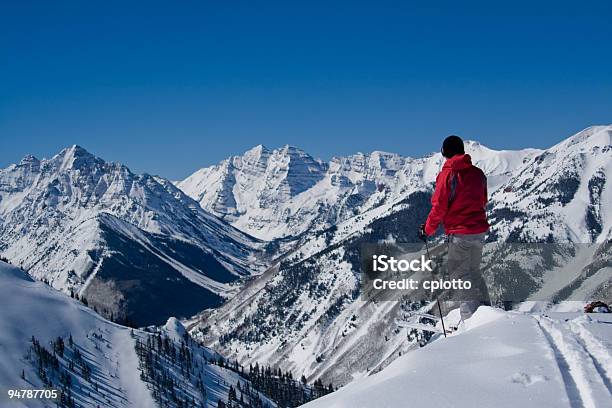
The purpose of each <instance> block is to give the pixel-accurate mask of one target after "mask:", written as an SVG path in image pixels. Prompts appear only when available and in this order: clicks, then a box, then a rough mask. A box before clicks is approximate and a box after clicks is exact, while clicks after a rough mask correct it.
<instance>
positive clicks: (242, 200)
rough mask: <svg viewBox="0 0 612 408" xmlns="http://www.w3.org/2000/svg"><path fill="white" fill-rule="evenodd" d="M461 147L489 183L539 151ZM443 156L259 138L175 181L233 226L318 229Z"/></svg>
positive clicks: (426, 180)
mask: <svg viewBox="0 0 612 408" xmlns="http://www.w3.org/2000/svg"><path fill="white" fill-rule="evenodd" d="M466 151H467V152H468V153H469V154H471V155H472V156H473V159H474V161H475V162H476V164H478V165H479V166H480V167H482V168H483V170H485V172H486V173H487V174H488V175H489V188H490V189H491V190H492V191H493V190H495V189H496V188H497V186H499V185H500V184H501V183H503V182H505V181H506V180H507V179H508V177H509V175H510V172H511V171H512V170H513V169H515V168H516V167H517V166H519V165H521V164H522V163H523V162H525V161H526V160H529V159H530V158H532V157H534V156H535V155H537V154H539V153H540V151H538V150H536V149H525V150H519V151H494V150H491V149H488V148H487V147H485V146H482V145H481V144H479V143H477V142H466ZM442 164H443V159H442V156H441V154H440V153H436V154H433V155H431V156H428V157H425V158H420V159H413V158H410V157H403V156H400V155H398V154H394V153H385V152H379V151H375V152H372V153H370V154H363V153H357V154H355V155H352V156H348V157H334V158H333V159H331V160H330V161H329V162H327V163H324V162H322V161H320V160H315V159H313V158H312V157H311V156H309V155H308V154H307V153H305V152H303V151H302V150H300V149H297V148H295V147H291V146H285V147H283V148H280V149H275V150H269V149H267V148H266V147H264V146H261V145H260V146H257V147H255V148H253V149H251V150H249V151H247V152H246V153H244V154H243V155H242V156H232V157H230V158H228V159H226V160H224V161H222V162H221V163H219V164H218V165H215V166H212V167H207V168H203V169H200V170H198V171H197V172H195V173H194V174H192V175H191V176H189V177H188V178H186V179H185V180H183V181H181V182H179V183H177V186H178V187H179V188H181V189H182V190H183V191H184V192H185V193H186V194H187V195H189V196H191V197H192V198H193V199H195V200H196V201H198V202H199V203H200V205H201V206H202V208H204V209H206V210H208V211H211V212H212V213H214V214H216V215H218V216H219V217H222V218H223V219H225V220H227V221H229V222H230V223H232V225H234V226H235V227H237V228H239V229H241V230H243V231H245V232H248V233H249V234H251V235H253V236H256V237H259V238H262V239H266V240H271V239H274V238H281V237H291V236H296V235H299V234H301V233H303V232H305V231H310V232H312V231H320V230H323V229H325V228H328V227H330V226H332V225H335V224H337V223H339V222H342V221H344V220H347V219H349V218H351V217H353V216H355V215H357V214H361V213H364V212H366V211H368V210H370V209H373V208H376V207H378V206H380V205H382V204H392V203H394V202H395V201H398V200H399V199H401V198H403V197H405V196H406V195H407V194H409V193H410V192H413V191H418V190H420V189H428V188H431V183H433V182H434V180H435V176H436V174H437V172H438V171H439V169H440V167H441V166H442Z"/></svg>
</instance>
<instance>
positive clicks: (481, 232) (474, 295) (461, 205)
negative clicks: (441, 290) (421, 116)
mask: <svg viewBox="0 0 612 408" xmlns="http://www.w3.org/2000/svg"><path fill="white" fill-rule="evenodd" d="M441 152H442V156H444V157H445V158H446V162H445V163H444V166H443V167H442V170H441V171H440V174H438V176H437V177H436V189H435V192H434V194H433V197H432V199H431V204H432V207H431V211H430V213H429V216H428V217H427V222H426V223H425V224H422V225H421V226H420V228H419V236H420V237H421V238H422V239H424V240H426V239H427V236H431V235H434V234H435V233H436V231H437V229H438V226H439V225H440V224H443V225H444V231H445V233H446V235H447V242H448V273H449V279H462V280H464V281H470V282H471V284H472V285H471V289H470V290H461V291H455V292H453V293H450V292H449V293H446V294H445V295H446V296H445V297H446V298H447V299H448V298H449V297H452V300H453V301H460V308H459V310H460V313H461V319H462V320H465V319H468V318H469V317H470V316H472V314H473V313H474V312H475V311H476V309H478V307H479V306H480V305H490V304H491V301H490V298H489V292H488V290H487V287H486V284H485V281H484V279H483V277H482V275H481V273H480V261H481V258H482V248H483V245H484V238H485V233H486V232H487V231H488V229H489V223H488V222H487V215H486V211H485V206H486V203H487V178H486V176H485V175H484V173H483V172H482V170H480V169H479V168H478V167H476V166H474V165H473V164H472V159H471V157H470V155H469V154H465V151H464V146H463V140H461V138H460V137H459V136H455V135H451V136H449V137H447V138H446V139H444V142H443V143H442V149H441ZM448 300H450V299H448Z"/></svg>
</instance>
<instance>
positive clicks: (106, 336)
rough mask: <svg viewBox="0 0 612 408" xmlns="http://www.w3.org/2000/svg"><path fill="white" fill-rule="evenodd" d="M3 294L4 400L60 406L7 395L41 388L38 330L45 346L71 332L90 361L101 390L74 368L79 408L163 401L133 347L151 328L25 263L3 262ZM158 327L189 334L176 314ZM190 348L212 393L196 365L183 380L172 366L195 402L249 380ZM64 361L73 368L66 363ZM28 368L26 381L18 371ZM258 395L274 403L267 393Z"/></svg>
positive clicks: (0, 375) (147, 406)
mask: <svg viewBox="0 0 612 408" xmlns="http://www.w3.org/2000/svg"><path fill="white" fill-rule="evenodd" d="M0 299H2V307H1V308H0V389H1V390H2V394H1V395H0V406H2V407H4V406H10V407H49V408H50V407H55V406H56V405H55V402H53V401H51V400H44V399H29V400H27V399H21V400H19V401H17V400H11V401H10V402H9V401H8V400H7V390H8V389H19V390H20V389H41V388H43V386H42V382H41V380H40V379H39V377H38V375H37V368H36V364H35V363H34V362H33V361H32V360H31V359H28V349H29V348H30V346H31V338H32V336H34V337H35V338H36V339H37V340H38V341H40V344H41V346H43V347H45V348H47V349H48V350H52V346H51V342H52V341H53V340H55V339H56V338H57V337H58V336H61V337H63V338H64V342H65V344H66V349H68V348H69V346H68V341H67V338H68V337H69V336H70V335H72V338H73V341H74V343H75V344H76V345H77V347H78V348H79V349H80V351H81V354H82V355H83V356H84V358H85V360H86V362H87V364H88V365H89V366H90V367H92V379H93V381H94V382H96V383H98V389H95V388H94V387H92V385H91V383H90V382H87V381H85V380H84V379H83V378H82V377H79V376H78V375H77V374H76V373H74V374H71V375H72V381H73V385H72V390H73V397H74V398H75V402H76V403H77V404H78V406H79V407H85V408H90V407H91V408H95V407H97V406H100V407H116V408H119V407H132V408H134V407H143V408H151V407H155V406H157V405H156V403H155V401H154V400H153V398H152V396H151V392H150V390H149V389H148V387H147V384H146V383H145V382H143V381H142V380H141V379H140V378H141V377H140V371H139V370H138V366H139V359H138V356H137V354H136V350H135V342H136V339H140V340H141V342H143V343H144V342H146V340H145V339H146V336H147V335H148V334H147V333H145V332H144V331H141V330H136V329H134V330H133V331H132V329H130V328H127V327H123V326H120V325H117V324H115V323H111V322H109V321H107V320H105V319H104V318H102V317H100V316H99V315H98V314H96V313H95V312H94V311H92V310H91V309H89V308H87V307H85V306H84V305H83V304H81V303H80V302H79V301H77V300H75V299H71V298H70V297H68V296H66V295H64V294H63V293H61V292H58V291H56V290H54V289H52V288H51V287H49V286H48V285H46V284H44V283H42V282H38V281H35V280H33V279H32V278H31V277H30V276H29V275H27V274H26V273H25V272H23V271H22V270H20V269H18V268H16V267H13V266H11V265H8V264H6V263H4V262H2V261H0ZM160 330H162V333H164V335H166V336H169V337H170V338H171V339H173V340H174V341H175V342H177V343H178V342H179V341H180V340H182V339H183V335H184V327H183V326H182V324H181V323H180V322H179V321H178V320H177V319H175V318H170V319H168V323H167V324H166V326H165V327H164V328H162V329H160ZM132 333H133V334H132ZM190 351H191V353H192V355H193V358H194V361H195V362H196V363H197V364H196V367H198V368H197V370H199V372H200V375H201V376H202V378H203V382H204V386H205V388H206V392H207V399H206V400H203V399H202V397H201V395H200V393H199V391H198V390H197V388H196V385H195V381H196V376H197V375H198V371H195V375H192V376H191V377H190V379H191V382H189V381H185V380H184V379H181V377H179V374H178V372H177V371H176V370H175V369H174V368H172V367H166V368H167V369H168V372H169V373H171V374H172V375H175V376H176V377H177V378H176V379H175V382H176V384H177V387H180V388H181V389H183V390H187V392H188V394H189V395H190V396H193V397H194V398H195V400H196V403H198V404H202V406H204V407H206V408H213V407H216V406H217V401H218V400H219V399H222V400H224V401H225V402H227V395H228V390H229V386H230V385H233V386H236V383H237V382H238V381H240V382H241V383H243V384H244V382H245V380H244V379H242V378H241V377H240V376H239V375H238V374H237V373H235V372H233V371H230V370H228V369H225V368H221V367H219V366H217V365H213V364H208V363H207V362H206V360H205V359H216V358H217V357H218V354H217V353H215V352H213V351H212V350H210V349H207V348H204V347H200V346H197V345H194V344H192V345H191V346H190ZM65 353H67V352H65ZM60 364H63V363H60ZM60 367H63V369H66V370H67V368H66V367H64V366H63V365H61V366H60ZM22 370H23V371H24V373H25V380H24V379H21V378H20V375H21V372H22ZM259 395H260V398H261V399H262V401H263V402H264V403H266V404H267V405H268V406H269V407H274V406H275V404H274V402H272V401H270V400H269V399H268V398H267V397H265V396H264V395H263V394H259ZM198 406H200V405H198Z"/></svg>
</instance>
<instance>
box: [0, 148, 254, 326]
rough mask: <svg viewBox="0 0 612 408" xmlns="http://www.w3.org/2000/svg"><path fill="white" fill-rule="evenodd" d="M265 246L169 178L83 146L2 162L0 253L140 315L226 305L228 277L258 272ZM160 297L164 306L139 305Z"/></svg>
mask: <svg viewBox="0 0 612 408" xmlns="http://www.w3.org/2000/svg"><path fill="white" fill-rule="evenodd" d="M260 247H261V243H260V242H258V241H257V240H256V239H254V238H252V237H250V236H248V235H246V234H244V233H242V232H240V231H238V230H236V229H235V228H233V227H231V226H230V225H227V224H226V223H224V222H223V221H221V220H219V219H218V218H216V217H215V216H213V215H211V214H209V213H207V212H205V211H204V210H202V209H201V208H200V207H199V206H198V205H197V203H196V202H195V201H193V200H192V199H190V198H189V197H187V196H186V195H185V194H184V193H182V192H181V191H180V190H179V189H178V188H176V187H175V186H174V185H173V184H172V183H170V182H169V181H167V180H165V179H162V178H159V177H153V176H150V175H147V174H143V175H135V174H133V173H132V172H130V170H129V169H128V168H127V167H125V166H123V165H121V164H118V163H107V162H105V161H104V160H102V159H100V158H97V157H95V156H93V155H92V154H90V153H88V152H87V151H85V150H84V149H83V148H81V147H79V146H73V147H71V148H67V149H64V150H63V151H62V152H60V153H59V154H57V155H56V156H54V157H52V158H51V159H48V160H38V159H36V158H34V157H32V156H28V157H26V158H24V159H23V160H22V161H21V162H20V163H19V164H16V165H11V166H9V167H8V168H6V169H3V170H0V253H2V254H3V255H4V256H5V257H7V258H8V259H10V260H11V261H12V262H13V263H15V264H19V265H21V266H22V267H23V268H24V269H26V270H28V271H29V272H30V273H31V274H32V275H33V276H35V277H36V278H38V279H45V280H46V281H48V282H49V283H50V284H51V285H53V286H54V287H56V288H59V289H62V290H64V291H66V292H69V291H74V292H78V293H80V295H82V296H86V297H87V298H90V299H91V300H92V301H93V303H92V304H93V305H94V306H96V307H98V308H99V309H100V310H107V311H108V312H109V313H113V314H114V315H115V316H120V315H121V316H125V317H128V318H130V319H132V320H135V321H137V322H138V323H141V324H144V323H151V322H158V323H160V322H163V321H165V319H166V318H167V317H168V316H170V315H173V314H177V315H181V316H187V315H189V314H192V313H195V312H197V311H198V310H201V309H202V308H205V307H209V306H213V305H218V304H219V303H221V300H222V298H221V296H225V295H227V294H228V293H229V292H230V291H231V290H232V287H231V286H229V283H231V282H233V281H235V280H237V279H238V278H239V277H241V276H249V275H252V274H257V273H259V272H260V270H261V268H262V267H263V262H262V260H261V259H258V254H259V250H260ZM164 291H166V292H164ZM164 293H166V294H167V296H166V295H164ZM187 298H188V299H191V300H190V301H191V304H190V305H189V304H187V302H186V301H184V300H183V301H182V302H183V303H182V304H181V301H178V303H177V301H176V299H187ZM129 299H133V302H131V304H130V301H129ZM160 303H162V304H164V305H165V306H164V307H162V309H159V308H158V310H157V312H159V313H158V315H157V316H154V314H155V313H151V315H149V316H145V315H143V314H142V313H140V312H138V311H136V310H135V309H134V307H138V308H141V309H143V310H144V309H146V308H147V307H151V308H156V307H158V306H159V305H160ZM132 306H133V307H132Z"/></svg>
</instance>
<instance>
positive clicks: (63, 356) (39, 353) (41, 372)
mask: <svg viewBox="0 0 612 408" xmlns="http://www.w3.org/2000/svg"><path fill="white" fill-rule="evenodd" d="M30 341H31V343H32V344H31V346H30V348H29V351H28V358H29V359H30V361H32V362H33V363H34V364H35V365H36V368H37V370H36V373H37V375H38V377H39V378H40V380H41V381H42V383H43V387H45V388H54V389H58V390H59V397H58V399H57V401H56V405H57V406H58V407H66V408H74V407H75V406H76V405H75V402H74V397H73V389H72V386H73V376H79V377H80V378H82V379H83V380H84V381H86V382H88V383H90V384H91V386H92V387H94V388H96V389H97V384H96V383H94V382H92V379H91V367H90V366H89V364H87V362H85V360H84V359H83V356H82V355H81V352H80V351H79V348H78V347H77V346H76V344H75V343H74V342H73V340H72V335H71V336H70V337H69V339H68V349H69V350H70V353H66V352H65V351H66V345H65V343H64V339H63V338H62V337H58V338H56V339H55V340H53V341H52V342H51V350H48V349H47V348H46V347H44V346H43V345H41V343H40V341H39V340H38V339H36V338H35V337H34V336H32V338H31V340H30ZM60 361H61V363H60ZM66 367H67V368H66ZM21 378H22V379H24V380H25V379H26V378H25V371H23V370H22V372H21Z"/></svg>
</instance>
